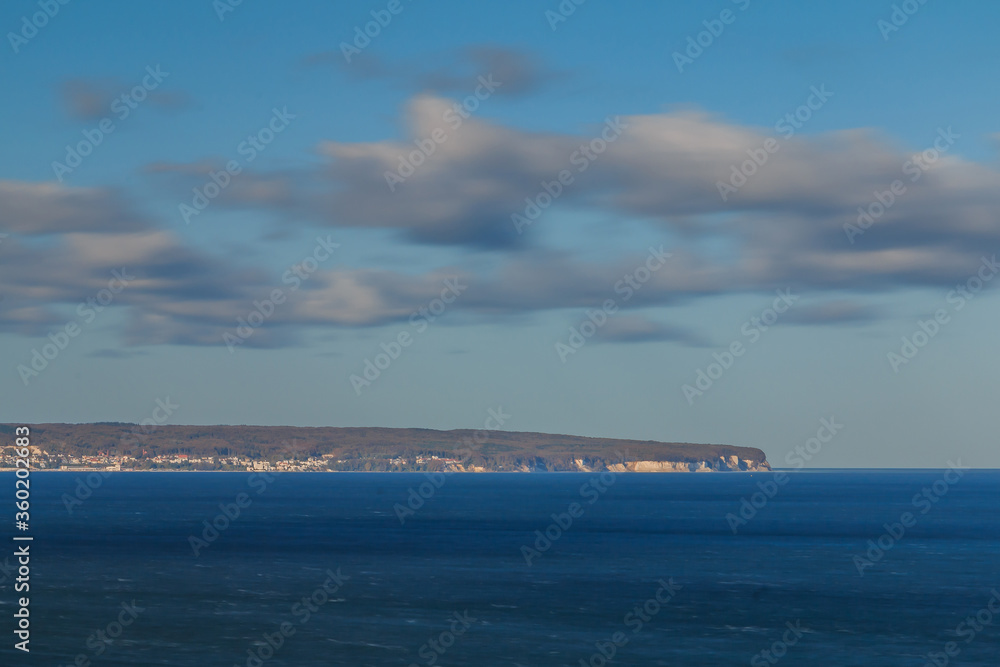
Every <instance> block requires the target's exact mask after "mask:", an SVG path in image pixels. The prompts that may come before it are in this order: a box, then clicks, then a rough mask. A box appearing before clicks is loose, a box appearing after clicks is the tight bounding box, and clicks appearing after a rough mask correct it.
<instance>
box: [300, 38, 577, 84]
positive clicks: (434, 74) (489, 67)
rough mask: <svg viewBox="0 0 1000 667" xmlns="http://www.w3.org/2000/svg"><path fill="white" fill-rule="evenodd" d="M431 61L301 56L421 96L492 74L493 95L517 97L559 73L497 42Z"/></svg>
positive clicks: (560, 75)
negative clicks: (394, 61)
mask: <svg viewBox="0 0 1000 667" xmlns="http://www.w3.org/2000/svg"><path fill="white" fill-rule="evenodd" d="M437 61H438V62H436V63H434V64H429V63H427V62H426V61H424V62H414V61H412V60H407V61H405V62H399V63H390V62H387V61H385V60H384V59H382V58H380V57H379V56H377V55H376V54H374V53H371V52H367V51H366V52H363V53H361V54H357V55H355V56H353V57H352V58H351V61H350V62H347V60H346V59H345V58H344V55H343V53H341V52H340V51H339V50H336V51H324V52H321V53H315V54H311V55H308V56H306V57H304V58H303V59H302V60H301V65H302V66H303V67H306V68H317V67H331V66H332V67H335V68H337V69H338V70H340V71H342V72H344V73H346V74H347V75H349V76H350V77H352V78H354V79H360V80H366V81H385V82H388V83H390V84H392V85H393V86H396V87H398V88H402V89H404V90H407V91H410V92H413V93H420V94H424V95H434V96H440V95H451V94H455V95H458V96H460V97H464V96H465V95H470V94H472V92H473V91H474V90H475V89H476V86H477V85H479V77H480V76H483V77H485V76H489V75H492V76H493V78H494V79H495V80H497V81H499V82H500V83H501V85H500V87H499V88H498V89H497V90H496V95H498V96H501V97H503V96H511V97H518V96H524V95H529V94H532V93H536V92H538V91H540V90H542V89H543V87H544V86H545V85H546V84H548V83H551V82H552V81H556V80H558V79H561V78H564V77H565V74H563V73H556V72H552V71H549V70H548V69H547V68H546V67H545V65H544V63H543V61H542V60H541V59H540V58H538V57H536V56H535V55H533V54H531V53H529V52H526V51H522V50H519V49H515V48H511V47H507V46H502V45H478V46H470V47H466V48H464V49H460V50H457V51H454V52H450V53H447V54H444V55H442V56H439V57H438V58H437Z"/></svg>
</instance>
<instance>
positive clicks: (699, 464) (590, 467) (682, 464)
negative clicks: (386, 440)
mask: <svg viewBox="0 0 1000 667" xmlns="http://www.w3.org/2000/svg"><path fill="white" fill-rule="evenodd" d="M573 463H574V464H575V465H576V470H575V471H574V470H573V469H567V468H564V467H561V466H559V465H558V464H556V463H555V462H550V461H545V460H544V459H538V460H536V461H533V462H532V463H531V464H522V465H520V466H519V467H518V468H517V469H516V472H554V471H567V472H604V471H606V470H610V471H611V472H767V471H769V470H771V464H769V463H768V462H767V460H766V459H764V458H761V459H760V460H758V461H754V460H753V459H741V458H739V457H738V456H735V455H732V456H729V457H721V456H720V457H719V458H717V459H706V460H702V461H624V462H622V463H611V462H603V461H592V460H586V459H574V460H573ZM446 470H447V471H449V472H498V471H497V470H496V469H494V468H490V467H487V466H480V465H466V464H462V463H453V464H451V465H449V466H448V467H447V468H446Z"/></svg>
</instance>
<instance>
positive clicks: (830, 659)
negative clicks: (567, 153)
mask: <svg viewBox="0 0 1000 667" xmlns="http://www.w3.org/2000/svg"><path fill="white" fill-rule="evenodd" d="M14 481H15V478H14V474H13V473H9V472H8V473H0V488H7V489H9V497H10V501H9V502H4V503H0V507H6V508H7V509H6V511H7V512H9V515H10V516H9V521H8V520H5V521H3V524H5V525H7V526H8V528H6V529H4V530H3V531H2V533H3V534H4V535H6V538H5V539H4V546H3V548H2V551H0V615H2V617H3V623H2V626H3V632H2V636H3V638H4V640H3V645H2V646H0V665H3V666H4V667H7V666H13V665H45V666H46V667H55V666H63V665H74V666H76V667H89V666H90V665H130V666H145V665H185V666H187V665H190V666H197V667H210V666H219V667H231V666H238V665H246V666H249V667H254V666H257V667H259V666H262V665H269V666H278V665H296V666H303V667H305V666H313V665H316V666H319V665H350V666H352V667H361V666H365V665H371V666H379V667H381V666H389V665H399V666H404V667H409V666H412V665H418V666H419V665H444V666H448V665H471V666H489V665H511V666H518V665H524V666H528V665H531V666H534V665H539V666H542V665H545V666H566V667H577V666H581V665H583V666H588V665H590V666H592V667H601V666H603V665H670V666H695V665H698V666H712V667H715V666H719V665H723V666H728V665H751V666H760V665H775V664H785V665H789V666H792V665H837V666H840V665H844V666H855V665H856V666H866V667H874V666H882V665H885V666H889V665H891V666H899V665H913V666H914V667H921V666H924V665H934V666H936V667H943V666H945V665H962V666H965V667H971V666H973V665H983V666H987V665H988V666H990V667H996V666H997V665H1000V592H998V591H1000V472H997V471H976V470H962V469H960V468H957V467H953V468H950V469H943V470H897V471H885V470H878V471H869V470H849V471H841V470H837V471H785V472H782V471H776V472H771V473H763V472H755V473H706V474H641V473H638V474H637V473H623V474H614V473H607V472H606V473H603V474H602V473H531V474H511V473H506V474H504V473H499V474H451V475H441V474H439V475H425V474H419V473H412V474H411V473H388V474H382V473H339V474H323V473H153V472H117V473H103V474H102V473H86V472H45V471H36V472H33V473H32V474H31V477H30V493H31V497H30V502H31V506H30V519H29V523H28V526H27V529H26V530H23V531H22V530H18V529H17V528H16V527H15V524H14V512H15V508H14ZM15 536H20V537H25V536H30V537H31V538H32V539H31V540H30V541H14V540H13V539H12V538H13V537H15ZM24 545H29V546H28V551H29V554H30V556H29V557H28V561H29V562H28V564H27V566H26V567H27V568H28V574H27V575H26V576H25V575H24V574H23V572H21V573H19V571H18V568H19V567H20V565H19V564H18V563H17V558H16V557H15V556H14V552H15V550H16V549H18V548H22V547H23V546H24ZM18 579H23V580H24V581H21V582H20V584H27V586H28V587H29V588H28V590H27V591H24V590H22V591H21V592H17V591H15V590H14V587H15V585H18V584H19V582H18ZM21 597H27V598H28V603H29V604H28V609H29V614H30V615H29V619H28V623H27V624H28V637H29V642H28V644H26V645H24V646H25V647H26V648H29V652H24V651H21V650H19V649H17V648H15V644H16V643H17V642H19V641H21V639H20V638H19V637H18V636H17V635H16V634H15V630H17V629H18V623H19V619H17V618H15V616H14V614H15V613H17V611H18V610H19V609H20V604H19V599H20V598H21Z"/></svg>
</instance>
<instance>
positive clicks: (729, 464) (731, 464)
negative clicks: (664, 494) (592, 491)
mask: <svg viewBox="0 0 1000 667" xmlns="http://www.w3.org/2000/svg"><path fill="white" fill-rule="evenodd" d="M608 469H609V470H611V471H613V472H719V471H722V472H725V471H734V472H757V471H768V470H770V469H771V465H770V464H769V463H768V462H767V460H766V459H765V460H762V461H759V462H758V461H752V460H750V459H741V458H739V457H738V456H730V457H729V458H722V457H719V458H718V459H711V460H707V461H626V462H625V463H613V464H611V465H609V466H608Z"/></svg>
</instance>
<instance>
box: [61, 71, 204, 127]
mask: <svg viewBox="0 0 1000 667" xmlns="http://www.w3.org/2000/svg"><path fill="white" fill-rule="evenodd" d="M134 86H135V84H134V83H133V84H128V83H125V82H123V81H119V80H114V79H70V80H68V81H65V82H63V83H62V85H61V86H60V91H59V92H60V94H61V95H62V99H63V104H64V106H65V110H66V113H68V114H69V115H70V116H71V117H73V118H75V119H77V120H83V121H87V122H94V121H99V120H101V119H102V118H105V117H110V116H112V109H111V105H112V104H113V103H114V101H115V99H116V98H119V97H121V96H122V95H124V94H126V93H128V92H129V91H130V90H131V89H132V88H133V87H134ZM143 104H146V105H149V106H152V107H157V108H159V109H163V110H165V111H177V110H180V109H183V108H185V107H187V106H188V105H189V104H190V99H189V98H188V96H187V95H185V94H184V93H181V92H178V91H169V90H148V91H146V97H145V99H144V100H143Z"/></svg>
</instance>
